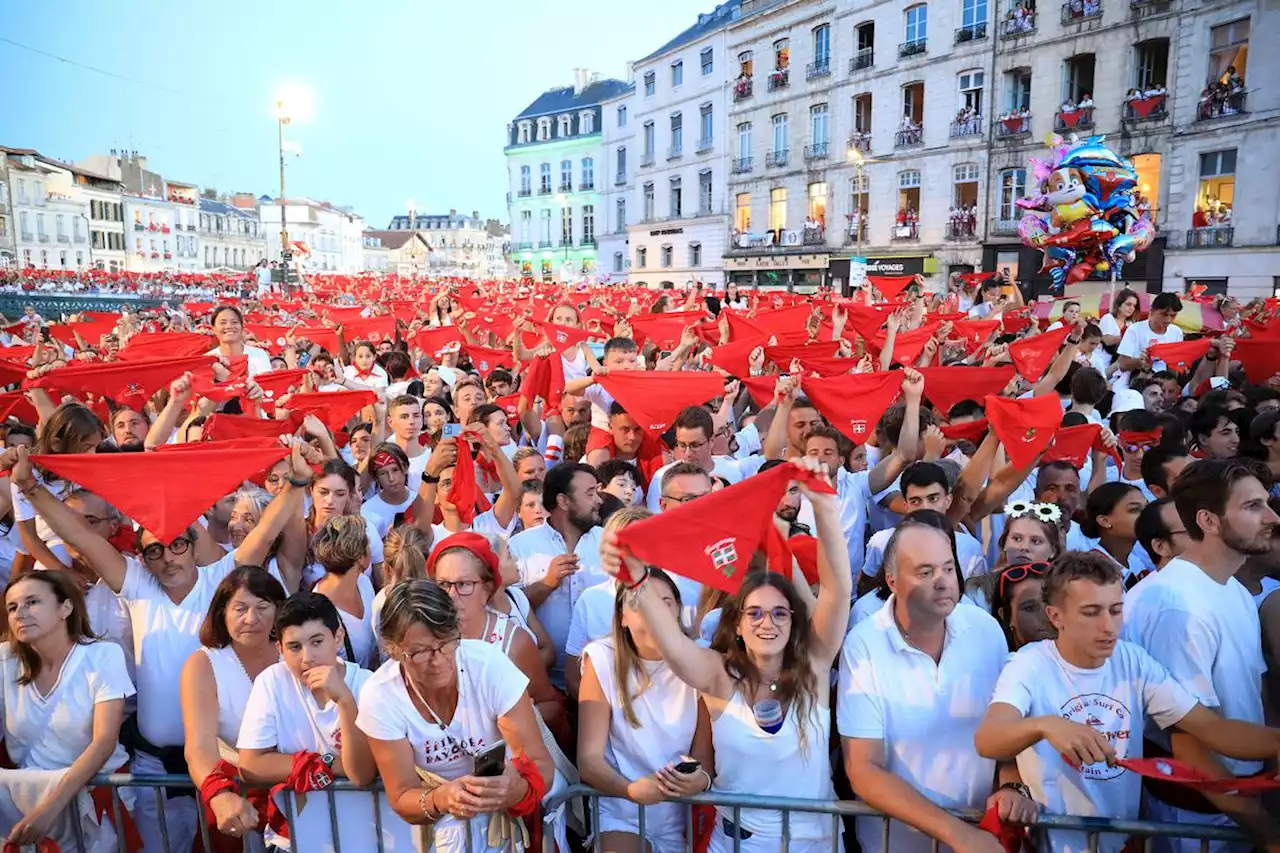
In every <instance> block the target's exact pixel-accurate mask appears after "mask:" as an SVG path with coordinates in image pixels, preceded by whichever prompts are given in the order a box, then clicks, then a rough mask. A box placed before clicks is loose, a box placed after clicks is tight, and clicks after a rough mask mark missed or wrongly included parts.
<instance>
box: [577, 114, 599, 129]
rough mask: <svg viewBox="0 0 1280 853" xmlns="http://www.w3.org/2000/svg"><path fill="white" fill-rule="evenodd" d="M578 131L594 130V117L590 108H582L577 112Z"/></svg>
mask: <svg viewBox="0 0 1280 853" xmlns="http://www.w3.org/2000/svg"><path fill="white" fill-rule="evenodd" d="M578 131H579V132H580V133H595V132H596V117H595V114H594V113H593V112H591V110H583V111H582V112H580V113H578Z"/></svg>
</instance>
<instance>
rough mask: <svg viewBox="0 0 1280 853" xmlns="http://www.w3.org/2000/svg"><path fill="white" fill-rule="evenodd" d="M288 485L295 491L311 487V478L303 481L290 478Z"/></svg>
mask: <svg viewBox="0 0 1280 853" xmlns="http://www.w3.org/2000/svg"><path fill="white" fill-rule="evenodd" d="M289 485H291V486H293V487H294V488H295V489H305V488H306V487H307V486H310V485H311V478H310V477H308V478H307V479H305V480H300V479H298V478H297V477H290V478H289Z"/></svg>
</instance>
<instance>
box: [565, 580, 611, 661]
mask: <svg viewBox="0 0 1280 853" xmlns="http://www.w3.org/2000/svg"><path fill="white" fill-rule="evenodd" d="M617 592H618V582H617V581H615V580H614V579H613V578H609V579H608V580H607V581H604V582H602V583H598V584H596V585H595V586H589V587H587V588H586V589H584V590H583V591H582V595H580V596H578V600H577V601H576V602H575V603H574V605H573V616H572V617H571V618H570V620H569V638H568V639H567V640H566V641H565V645H564V653H565V654H566V655H569V656H571V657H582V651H583V649H585V648H586V647H587V645H588V644H589V643H591V642H593V641H595V640H600V639H602V638H604V637H607V636H609V635H610V634H611V633H612V632H613V601H614V597H615V596H616V595H617Z"/></svg>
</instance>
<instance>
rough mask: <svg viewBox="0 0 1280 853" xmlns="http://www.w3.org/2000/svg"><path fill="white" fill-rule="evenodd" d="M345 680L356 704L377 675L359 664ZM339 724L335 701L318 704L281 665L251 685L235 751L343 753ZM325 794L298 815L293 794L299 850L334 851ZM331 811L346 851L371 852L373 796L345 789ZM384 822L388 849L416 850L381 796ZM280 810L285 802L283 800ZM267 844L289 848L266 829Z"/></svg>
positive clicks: (314, 797) (348, 668) (374, 841)
mask: <svg viewBox="0 0 1280 853" xmlns="http://www.w3.org/2000/svg"><path fill="white" fill-rule="evenodd" d="M343 666H344V669H345V672H344V673H343V680H344V681H345V682H346V684H347V687H348V688H349V689H350V690H351V693H352V695H353V696H355V698H356V701H357V702H358V701H359V700H360V696H361V694H362V692H363V689H364V686H365V684H367V683H368V681H369V680H370V679H371V678H372V677H373V674H372V673H371V672H369V671H368V670H366V669H361V668H360V667H358V666H352V665H350V664H344V665H343ZM341 742H342V735H341V722H340V719H339V716H338V705H337V703H336V702H333V701H329V702H326V703H325V705H324V707H323V708H322V707H320V705H319V704H318V703H317V702H316V698H315V695H314V694H312V692H311V691H310V690H308V689H307V688H306V686H305V685H303V684H301V683H300V682H299V681H298V680H297V679H296V678H294V677H293V673H292V672H290V671H289V668H288V666H287V665H286V664H285V663H284V662H283V661H281V662H280V663H277V664H272V665H271V666H269V667H267V668H266V669H264V670H263V671H262V672H261V674H259V675H258V677H257V678H256V679H254V681H253V690H251V691H250V692H249V703H248V705H247V706H246V707H245V709H244V720H243V721H242V722H241V723H240V737H239V739H238V740H237V741H236V748H237V749H274V750H275V751H276V752H279V753H281V754H282V755H293V754H294V753H298V752H315V753H318V754H320V755H324V754H325V753H337V752H340V751H341ZM328 796H330V795H326V794H314V793H313V794H311V795H310V796H308V797H307V798H306V805H305V807H304V808H303V809H302V811H301V812H299V811H298V803H297V800H296V799H294V798H293V795H292V794H290V795H289V797H290V799H291V802H290V803H289V804H288V807H289V808H292V809H293V814H294V827H295V828H296V830H297V839H296V840H297V841H298V844H297V846H296V847H295V848H293V849H296V850H300V851H307V853H310V851H312V850H318V851H326V853H329V851H333V850H334V847H335V845H334V844H333V831H332V829H331V827H330V823H329V803H328V802H327V798H328ZM332 797H333V807H334V808H335V809H336V810H337V815H338V827H339V842H340V843H341V846H342V849H343V850H373V849H375V848H376V845H377V837H376V836H375V834H374V814H373V796H372V795H371V794H368V793H366V792H363V791H343V792H341V793H336V794H332ZM378 802H379V805H380V809H379V811H380V812H381V818H382V842H383V844H384V848H383V849H385V850H387V851H396V853H402V851H409V850H413V845H412V841H411V839H410V835H411V832H410V830H409V826H408V824H406V823H405V822H404V821H403V820H402V819H401V818H400V817H399V816H398V815H396V814H395V812H393V811H392V810H391V808H390V807H389V806H388V804H387V798H386V797H379V800H378ZM280 805H281V806H282V807H285V804H284V803H283V802H281V804H280ZM267 843H268V844H275V845H277V846H283V848H284V849H286V850H287V849H290V848H289V840H288V839H283V838H278V837H276V836H275V834H274V833H272V832H270V831H268V833H267Z"/></svg>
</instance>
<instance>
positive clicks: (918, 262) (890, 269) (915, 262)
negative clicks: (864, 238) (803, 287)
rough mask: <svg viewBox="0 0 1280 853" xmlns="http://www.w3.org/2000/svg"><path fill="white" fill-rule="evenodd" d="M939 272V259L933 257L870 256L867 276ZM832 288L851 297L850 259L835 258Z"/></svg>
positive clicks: (925, 274) (832, 267) (832, 261)
mask: <svg viewBox="0 0 1280 853" xmlns="http://www.w3.org/2000/svg"><path fill="white" fill-rule="evenodd" d="M937 272H938V259H937V258H935V257H933V256H932V255H901V256H897V257H894V256H888V255H868V256H867V275H923V276H930V275H934V274H936V273H937ZM830 274H831V286H832V287H833V288H837V289H839V291H840V292H841V293H843V294H845V295H846V296H848V295H849V291H850V288H849V258H833V259H832V260H831V265H830Z"/></svg>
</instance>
